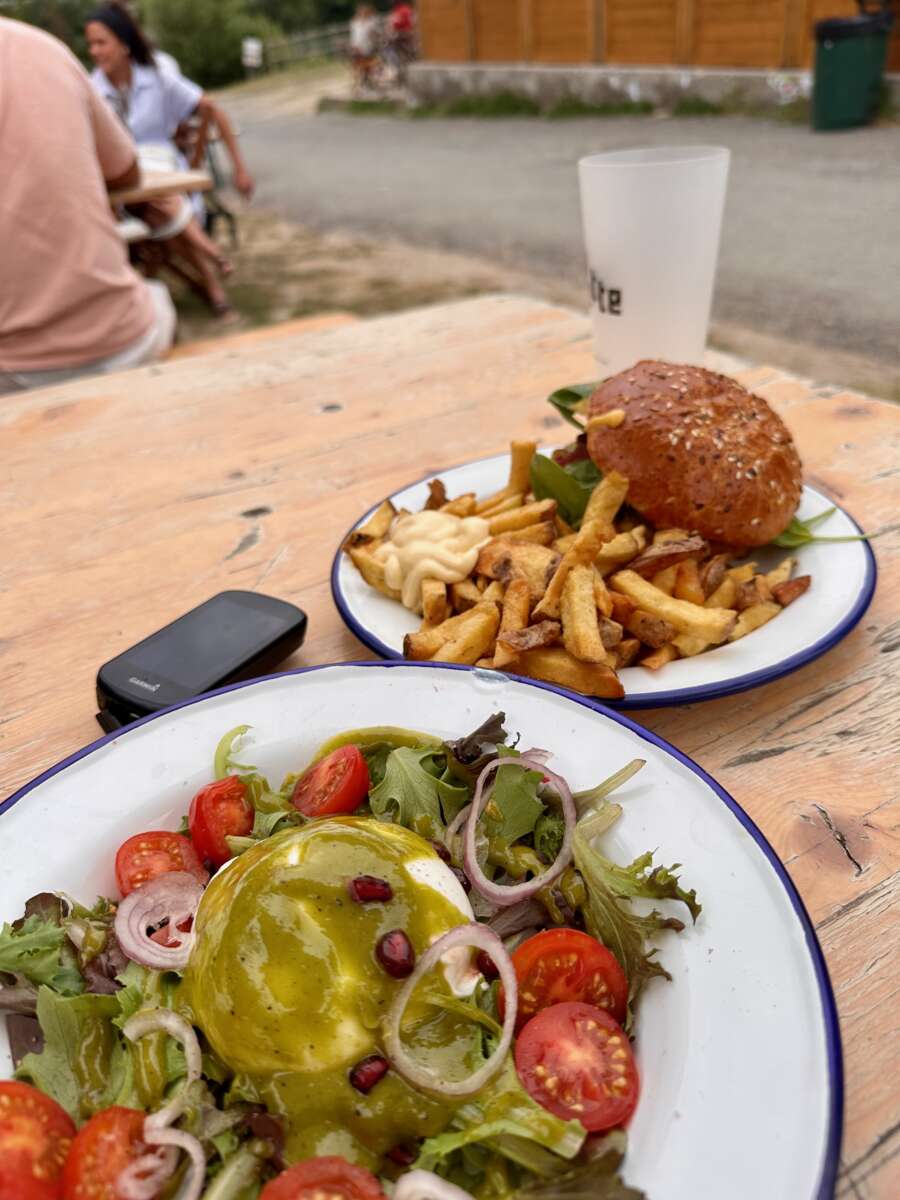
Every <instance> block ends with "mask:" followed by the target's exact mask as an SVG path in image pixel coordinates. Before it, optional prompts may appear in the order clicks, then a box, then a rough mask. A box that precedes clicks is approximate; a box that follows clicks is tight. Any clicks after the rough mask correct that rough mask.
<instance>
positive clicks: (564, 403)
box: [547, 380, 601, 429]
mask: <svg viewBox="0 0 900 1200" xmlns="http://www.w3.org/2000/svg"><path fill="white" fill-rule="evenodd" d="M600 382H601V381H600V380H596V381H595V382H594V383H570V384H569V385H568V387H561V388H557V389H556V391H555V392H551V393H550V395H549V396H548V397H547V403H548V404H552V405H553V407H554V408H555V409H556V411H557V412H558V413H559V415H560V416H561V417H563V418H564V419H565V420H566V421H568V422H569V424H570V425H574V426H575V428H576V429H584V422H583V421H582V420H581V417H582V416H583V415H584V413H585V412H586V411H587V403H586V402H587V399H588V397H589V396H590V395H591V393H592V392H595V391H596V390H597V388H598V387H599V386H600Z"/></svg>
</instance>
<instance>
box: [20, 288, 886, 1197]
mask: <svg viewBox="0 0 900 1200" xmlns="http://www.w3.org/2000/svg"><path fill="white" fill-rule="evenodd" d="M594 370H595V367H594V363H593V360H592V356H591V347H590V340H589V333H588V324H587V321H586V319H585V318H584V317H583V316H581V315H579V314H576V313H573V312H571V311H569V310H564V309H561V308H555V307H552V306H549V305H546V304H543V303H539V302H537V301H533V300H529V299H525V298H521V297H509V296H507V297H487V298H481V299H477V300H471V301H466V302H463V303H458V304H450V305H442V306H438V307H434V308H429V309H423V310H418V311H415V312H411V313H401V314H398V315H394V316H390V317H384V318H380V319H378V320H373V321H367V322H360V323H348V321H347V320H346V319H345V320H343V321H341V320H338V321H334V322H329V321H324V322H323V321H321V320H320V321H319V323H318V325H317V326H316V327H315V328H314V329H313V330H311V331H304V330H303V328H302V325H301V327H300V328H297V327H294V328H291V329H289V330H288V332H287V333H278V332H275V333H273V334H271V335H269V334H266V333H264V332H263V333H258V334H254V335H242V336H241V337H240V338H238V339H236V340H235V342H234V343H233V344H231V345H229V343H228V342H225V343H222V344H220V345H219V346H212V347H210V349H209V351H208V353H205V354H199V355H196V356H192V357H181V358H179V359H177V360H175V361H172V362H169V363H166V364H162V365H159V366H153V367H148V368H142V369H140V370H137V371H132V372H129V373H127V374H122V375H115V376H108V377H98V378H94V379H87V380H83V381H78V382H73V383H69V384H67V385H65V386H63V387H59V388H55V389H50V390H43V391H38V392H33V393H24V394H22V395H20V396H11V397H7V398H5V399H4V401H3V404H2V406H0V461H2V463H3V471H2V474H0V498H2V504H3V513H4V537H3V552H2V555H0V679H2V696H3V704H2V710H0V796H5V795H7V794H9V793H10V792H12V791H13V790H14V789H16V788H18V787H19V786H20V785H22V784H23V783H25V782H26V781H27V780H29V779H30V778H32V777H33V776H34V775H36V774H37V773H38V772H40V771H42V770H44V769H45V768H46V767H48V766H50V765H51V764H53V763H54V762H56V761H57V760H59V759H60V758H62V757H63V756H64V755H67V754H69V753H71V752H72V751H73V750H75V749H76V748H77V747H79V746H80V745H82V744H84V743H85V742H88V741H90V740H92V739H93V738H95V737H97V736H98V735H99V732H100V731H99V729H98V727H97V726H96V724H95V723H94V709H95V706H94V678H95V673H96V670H97V667H98V666H99V665H100V664H101V663H102V662H104V661H105V660H106V659H107V658H109V657H111V656H112V655H114V654H116V653H118V652H120V651H121V650H123V649H125V648H126V647H127V646H129V645H131V644H132V643H133V642H135V641H136V640H138V639H139V638H140V637H142V636H144V635H146V634H147V633H150V632H151V631H153V630H154V629H156V628H158V627H159V626H161V625H163V624H164V623H166V622H167V621H169V620H171V619H172V618H173V617H175V616H177V615H178V614H180V613H182V612H183V611H185V610H186V609H187V608H189V607H191V606H192V605H194V604H197V603H199V602H200V601H201V600H203V599H205V598H206V597H208V596H210V595H212V594H213V593H214V592H217V591H219V590H221V589H223V588H250V589H259V590H263V591H266V592H270V593H272V594H274V595H276V596H281V597H283V598H285V599H287V600H291V601H294V602H296V603H298V604H300V605H301V606H302V607H303V608H304V609H305V610H306V611H307V612H308V613H309V618H310V622H309V636H308V639H307V642H306V644H305V646H304V647H303V648H302V649H301V650H300V651H299V652H298V653H297V654H296V655H294V656H293V658H292V659H291V660H290V661H289V663H288V664H287V665H289V666H297V665H306V664H314V663H323V662H334V661H339V660H342V659H360V658H369V657H371V655H370V654H369V652H368V651H367V650H366V649H365V648H364V647H362V646H361V645H360V643H359V642H357V641H356V639H355V638H354V637H353V636H352V635H351V634H350V633H349V632H348V631H347V630H346V629H345V628H344V626H343V625H342V623H341V621H340V619H339V617H338V614H337V612H336V610H335V608H334V606H333V604H332V601H331V597H330V593H329V584H328V577H329V570H330V567H331V560H332V556H333V554H334V552H335V549H336V547H337V546H338V544H339V542H340V540H341V537H342V535H343V534H344V533H345V531H346V530H347V529H348V527H349V526H350V525H351V524H352V523H353V521H354V520H356V518H357V517H358V516H359V515H360V514H361V513H362V512H363V511H364V510H365V509H366V508H367V507H368V506H369V505H370V504H372V503H373V502H374V501H375V500H377V499H379V498H381V497H382V496H384V495H386V494H387V493H389V492H390V491H392V490H395V489H396V488H397V487H398V486H400V485H402V484H405V483H407V482H410V481H412V480H414V479H416V478H418V477H420V476H421V475H423V474H425V473H426V472H431V471H437V470H440V469H442V468H445V467H448V466H451V465H454V464H457V463H460V462H464V461H466V460H467V459H470V458H473V457H475V456H478V455H485V454H489V453H495V452H499V451H501V450H503V449H505V448H506V447H507V445H508V441H509V439H510V437H511V436H513V435H515V436H518V437H529V436H533V437H536V438H539V439H541V440H543V441H544V442H545V443H546V442H552V441H554V440H557V439H558V440H559V441H563V440H567V431H566V427H564V426H563V425H562V423H561V422H560V420H559V419H558V418H557V417H556V416H555V415H554V414H553V413H552V412H551V411H550V410H549V409H548V407H547V405H546V404H545V403H544V397H545V396H546V395H547V394H548V393H549V392H550V391H551V390H553V389H554V388H555V387H557V386H559V385H561V384H565V383H570V382H573V381H576V380H580V379H586V378H591V377H592V375H593V373H594ZM743 378H744V381H745V382H746V383H747V384H748V385H750V386H753V387H755V388H756V390H757V391H759V392H760V394H762V395H764V396H765V397H766V398H767V399H768V400H769V401H770V402H771V403H772V404H773V405H774V406H775V407H776V408H777V409H778V411H779V412H781V413H782V414H783V415H784V417H785V419H786V420H787V422H788V424H789V426H790V427H791V429H792V430H793V432H794V435H795V437H796V439H797V442H798V444H799V447H800V451H801V454H802V456H803V459H804V463H805V469H806V478H807V479H808V480H809V482H811V483H813V484H815V486H816V487H818V488H820V489H822V490H823V491H825V492H827V493H829V494H830V495H832V496H834V497H835V498H836V499H838V500H839V501H840V502H841V504H843V505H845V506H846V507H847V508H848V509H849V511H850V512H851V513H853V515H854V516H855V517H856V519H857V520H858V521H859V522H860V523H861V525H863V526H864V527H865V528H866V529H869V530H875V529H879V528H882V527H884V528H885V529H886V532H885V534H884V536H883V537H881V538H880V539H879V540H878V542H877V543H876V553H877V555H878V560H879V569H880V579H879V586H878V590H877V592H876V595H875V599H874V602H873V604H872V607H871V608H870V609H869V611H868V612H867V613H866V615H865V617H864V619H863V620H862V622H861V623H860V624H859V625H858V626H857V628H856V629H855V630H854V631H853V633H852V634H851V635H850V636H849V637H848V638H846V639H845V640H844V641H843V642H841V643H840V645H839V646H838V647H836V648H835V649H834V650H832V651H831V652H830V653H829V654H827V655H826V656H825V657H824V658H821V659H819V660H818V661H816V662H814V663H811V664H810V665H808V666H806V667H804V668H803V669H801V670H800V671H798V672H796V673H795V674H793V675H790V676H788V677H787V678H785V679H782V680H780V681H778V682H776V683H772V684H769V685H767V686H766V687H763V688H760V689H758V690H756V691H753V692H748V693H744V694H742V695H737V696H732V697H729V698H725V699H722V700H716V701H713V702H710V703H706V704H694V705H689V706H685V707H683V708H678V709H668V710H657V711H649V712H643V713H637V714H634V715H635V716H636V719H637V720H639V721H641V722H643V723H644V724H645V725H646V726H647V727H649V728H651V729H653V730H654V731H656V732H657V733H659V734H661V735H662V736H664V737H666V738H669V739H671V740H672V741H673V742H674V743H675V745H677V746H678V747H680V748H681V749H682V750H684V751H685V752H687V753H688V754H690V755H692V756H693V757H694V758H695V759H696V760H697V761H698V762H699V763H700V764H701V765H702V766H703V767H705V768H706V769H707V770H708V771H710V772H711V773H712V775H713V776H715V777H716V778H717V779H718V780H719V781H720V782H721V783H722V784H723V785H724V786H725V787H726V788H728V789H729V791H730V792H731V793H732V794H733V795H734V796H735V797H736V798H737V799H738V801H739V802H740V803H741V804H742V805H743V806H744V807H745V808H746V809H747V810H748V811H749V813H750V814H751V815H752V817H753V818H754V819H755V820H756V821H757V822H758V824H759V825H760V826H761V827H762V829H763V831H764V832H765V834H766V835H767V837H768V838H769V839H770V841H771V842H772V843H773V845H774V846H775V848H776V850H777V851H778V853H779V854H780V855H781V856H782V858H783V859H784V861H785V862H786V864H787V866H788V870H789V871H790V873H791V875H792V877H793V879H794V880H795V882H796V884H797V886H798V887H799V889H800V892H801V893H802V895H803V898H804V900H805V902H806V905H807V907H808V909H809V911H810V914H811V916H812V919H813V921H814V922H815V924H816V927H817V929H818V932H819V937H820V938H821V941H822V944H823V946H824V949H825V953H826V956H827V959H828V963H829V967H830V971H831V977H832V980H833V983H834V986H835V991H836V995H837V1000H838V1005H839V1008H840V1013H841V1020H842V1028H843V1037H844V1051H845V1065H846V1126H845V1137H844V1146H843V1155H842V1160H841V1161H842V1171H841V1179H840V1185H839V1189H838V1195H839V1196H841V1197H853V1198H855V1200H894V1198H896V1197H897V1196H898V1195H900V1088H898V1086H897V1079H898V1076H900V1036H898V1025H900V1016H898V1013H900V1005H898V1003H897V999H896V994H897V975H898V970H897V966H898V958H897V949H898V942H900V921H898V920H897V917H896V905H897V902H898V900H900V835H898V830H900V806H898V795H897V782H896V780H897V767H898V757H900V755H898V747H900V704H898V700H900V669H898V667H900V663H898V651H900V622H898V613H897V606H896V596H897V592H898V584H900V578H898V576H900V557H898V555H897V544H898V531H900V525H898V523H897V520H896V515H897V511H898V499H900V497H898V479H900V453H898V442H900V408H898V407H895V406H893V405H889V404H884V403H881V402H879V401H876V400H871V399H867V398H864V397H862V396H859V395H855V394H852V393H850V392H847V391H840V390H838V389H835V388H828V387H816V386H812V385H809V384H806V383H803V382H800V381H797V380H795V379H792V378H790V377H788V376H786V375H784V374H783V373H781V372H779V371H778V370H776V369H773V368H771V367H760V368H757V369H754V370H749V371H746V372H745V373H744V375H743ZM0 829H2V819H0ZM0 836H2V834H0ZM747 919H748V921H752V919H753V915H752V913H748V914H747ZM736 1086H739V1081H737V1082H736ZM723 1102H724V1103H726V1104H727V1098H723ZM748 1136H752V1131H750V1130H748ZM759 1152H760V1154H761V1155H765V1153H766V1148H765V1146H760V1148H759Z"/></svg>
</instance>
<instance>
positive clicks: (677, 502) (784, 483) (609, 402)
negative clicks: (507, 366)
mask: <svg viewBox="0 0 900 1200" xmlns="http://www.w3.org/2000/svg"><path fill="white" fill-rule="evenodd" d="M587 415H588V423H587V450H588V453H589V454H590V457H591V458H592V459H593V461H594V462H595V463H596V465H597V466H598V467H599V468H600V470H602V471H612V470H616V471H620V472H621V473H622V474H623V475H625V476H627V477H628V479H629V481H630V483H629V488H628V502H629V504H631V506H632V507H633V508H635V509H636V510H637V511H638V512H639V513H640V514H641V515H642V516H643V517H644V518H646V520H648V521H649V522H651V523H652V524H653V525H655V526H656V527H657V528H659V529H663V528H667V527H677V528H680V529H686V530H690V531H691V532H695V533H699V534H701V535H702V536H703V537H705V538H707V539H709V540H710V541H713V542H720V543H724V544H726V545H729V546H735V547H737V546H740V547H751V546H764V545H765V544H766V543H767V542H770V541H772V539H773V538H775V537H777V536H778V534H780V533H781V532H782V531H783V530H784V529H785V527H786V526H787V525H788V524H789V522H790V520H791V518H792V517H793V516H794V513H795V512H796V509H797V505H798V503H799V501H800V490H801V480H802V469H801V465H800V457H799V455H798V454H797V449H796V447H795V446H794V442H793V439H792V438H791V435H790V433H789V431H788V429H787V426H786V425H785V424H784V422H783V421H782V420H781V418H780V417H779V416H778V415H777V414H776V413H775V412H773V411H772V409H771V408H770V407H769V405H768V404H767V403H766V402H765V400H763V399H762V398H761V397H759V396H754V395H753V393H752V392H748V391H747V390H746V388H743V387H741V385H740V384H739V383H737V382H736V381H735V380H733V379H728V378H727V377H726V376H724V375H716V374H715V373H714V372H712V371H706V370H704V369H703V368H702V367H689V366H675V365H674V364H672V363H664V362H652V361H649V360H648V361H643V362H639V363H637V365H636V366H634V367H632V368H631V369H630V370H628V371H622V372H621V373H620V374H619V375H614V376H613V377H612V378H611V379H607V380H605V381H604V382H603V383H602V384H600V386H599V387H598V388H597V389H596V391H594V392H593V393H592V395H591V396H590V398H589V400H588V404H587Z"/></svg>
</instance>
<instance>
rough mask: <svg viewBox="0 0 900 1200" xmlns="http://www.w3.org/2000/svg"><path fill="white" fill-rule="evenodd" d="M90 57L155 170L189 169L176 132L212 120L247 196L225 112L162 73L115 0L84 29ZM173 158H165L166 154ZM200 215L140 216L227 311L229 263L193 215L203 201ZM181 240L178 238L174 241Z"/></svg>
mask: <svg viewBox="0 0 900 1200" xmlns="http://www.w3.org/2000/svg"><path fill="white" fill-rule="evenodd" d="M85 36H86V38H87V45H88V52H89V53H90V56H91V58H92V60H93V61H94V64H95V69H94V71H93V73H92V74H91V82H92V83H93V84H94V86H95V88H96V89H97V91H98V92H99V94H100V95H101V96H102V97H103V98H104V99H105V100H107V101H108V102H109V103H110V104H111V105H112V107H113V109H114V110H115V112H116V113H117V114H118V115H119V117H120V118H121V120H122V121H123V122H124V123H125V124H126V125H127V126H128V128H129V130H130V131H131V135H132V137H133V138H134V140H135V141H136V142H137V144H138V146H139V147H142V148H144V149H145V153H146V154H147V155H148V162H149V161H150V158H151V157H152V160H153V161H154V165H158V166H167V165H168V166H171V167H172V168H173V169H178V168H182V169H184V168H186V167H187V165H188V164H187V162H186V160H185V159H184V156H183V155H181V154H180V152H179V151H178V150H177V149H176V147H175V144H174V139H175V136H176V133H177V131H178V129H179V127H181V126H183V125H184V124H185V122H187V121H188V120H189V119H190V118H191V117H193V116H195V115H196V116H200V117H201V118H204V119H206V120H208V121H210V122H214V123H215V125H216V126H217V127H218V129H219V132H220V134H221V136H222V141H223V142H224V143H225V147H226V149H227V151H228V154H229V156H230V158H231V162H232V167H233V181H234V186H235V187H236V188H237V190H238V191H239V192H240V193H241V195H242V196H244V197H245V198H247V199H249V198H250V196H251V195H252V194H253V186H254V185H253V179H252V177H251V176H250V173H249V172H248V170H247V167H246V165H245V163H244V159H243V156H242V154H241V151H240V147H239V146H238V143H237V138H236V137H235V134H234V130H233V128H232V126H231V122H230V121H229V119H228V117H227V116H226V114H225V113H224V112H223V111H222V109H221V108H219V106H218V105H217V104H214V103H213V101H212V100H210V99H209V97H208V96H206V95H204V93H203V90H202V88H200V87H199V86H198V85H197V84H196V83H193V82H191V81H190V80H189V79H186V78H185V77H184V76H183V75H181V74H177V73H175V72H173V71H171V70H166V69H160V68H159V66H158V61H157V58H156V57H155V55H154V51H153V50H152V49H151V47H150V44H149V42H148V40H147V38H146V37H145V36H144V33H143V31H142V30H141V28H140V26H139V25H138V23H137V22H136V21H135V19H134V17H133V16H132V15H131V14H130V13H129V11H128V10H127V8H125V6H124V5H123V4H121V3H118V0H110V2H109V3H107V4H104V5H103V6H102V7H100V8H98V9H96V10H95V11H94V12H93V13H91V14H90V16H89V17H88V19H87V22H86V25H85ZM165 154H168V156H169V157H168V161H165V160H164V159H163V158H161V155H165ZM198 202H199V203H198V208H197V210H196V211H195V213H193V214H190V213H188V212H187V211H186V208H185V205H186V202H185V201H184V200H183V198H178V197H171V198H168V199H167V200H164V201H163V202H162V203H160V202H159V201H154V202H153V203H152V204H151V205H149V206H148V207H146V208H145V209H143V210H142V211H141V212H140V214H138V215H140V216H141V218H142V219H143V220H144V221H146V222H147V224H148V225H150V226H151V228H152V229H153V230H154V233H155V237H156V238H157V239H159V240H165V241H166V242H167V243H168V244H169V245H170V246H171V248H172V249H173V250H176V251H177V252H178V253H180V254H183V255H184V257H185V258H186V259H187V260H188V261H189V262H190V263H191V265H192V266H193V267H194V268H195V269H196V270H197V272H198V273H199V275H200V279H201V281H202V284H203V287H204V289H205V291H206V294H207V296H208V298H209V302H210V304H211V306H212V308H213V310H214V311H215V312H217V313H219V314H220V315H224V314H226V313H228V312H230V305H229V304H228V299H227V297H226V295H225V290H224V288H223V286H222V283H221V276H222V275H226V274H228V273H230V264H229V263H228V261H227V259H226V258H225V257H224V256H223V255H222V253H221V251H220V250H219V247H218V246H217V245H216V244H215V242H213V241H212V239H211V238H209V237H207V235H206V233H205V232H204V231H203V229H202V228H201V226H200V224H199V222H198V221H197V220H196V217H198V216H202V211H203V210H202V198H199V197H198ZM176 239H177V240H176Z"/></svg>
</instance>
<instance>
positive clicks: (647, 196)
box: [578, 146, 730, 375]
mask: <svg viewBox="0 0 900 1200" xmlns="http://www.w3.org/2000/svg"><path fill="white" fill-rule="evenodd" d="M729 158H730V152H729V151H728V150H727V149H725V148H724V147H720V146H672V147H664V146H663V147H655V148H648V149H640V150H616V151H612V152H611V153H609V154H592V155H589V156H588V157H587V158H582V159H581V160H580V161H579V163H578V178H579V183H580V185H581V217H582V223H583V225H584V242H585V249H586V252H587V266H588V281H589V286H590V293H591V309H590V311H591V321H592V325H593V334H594V353H595V355H596V358H597V363H598V365H599V367H600V370H601V372H602V373H603V374H604V375H611V374H614V373H615V372H617V371H622V370H624V369H625V368H626V367H630V366H632V365H633V364H634V363H636V362H637V361H638V360H639V359H642V358H656V359H662V360H664V361H667V362H677V363H700V361H701V359H702V356H703V351H704V349H705V347H706V334H707V330H708V327H709V312H710V308H711V306H712V293H713V283H714V280H715V274H716V259H717V258H718V253H719V233H720V231H721V228H722V210H723V208H724V206H725V188H726V184H727V181H728V162H729Z"/></svg>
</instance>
